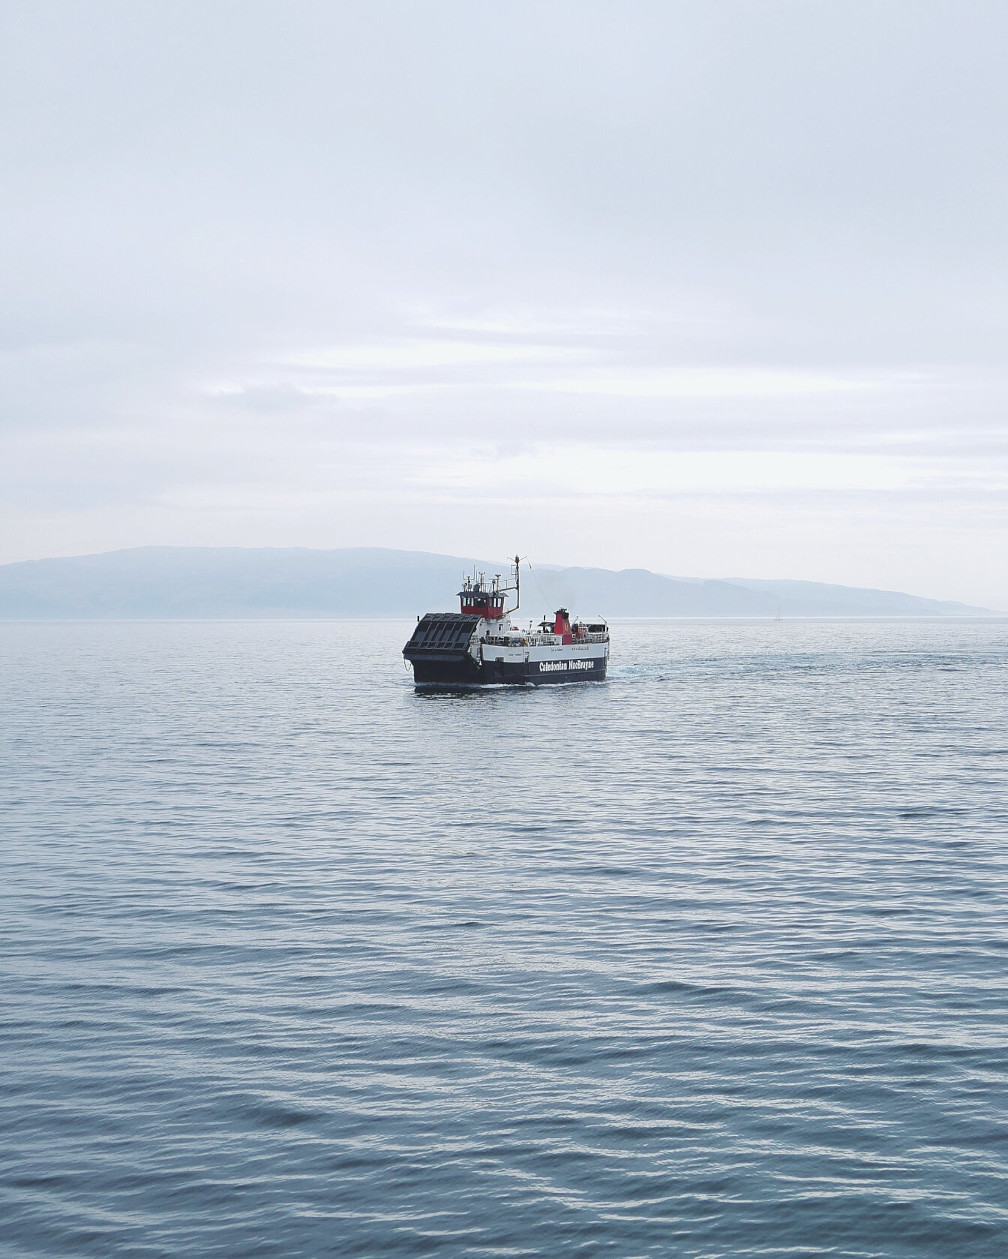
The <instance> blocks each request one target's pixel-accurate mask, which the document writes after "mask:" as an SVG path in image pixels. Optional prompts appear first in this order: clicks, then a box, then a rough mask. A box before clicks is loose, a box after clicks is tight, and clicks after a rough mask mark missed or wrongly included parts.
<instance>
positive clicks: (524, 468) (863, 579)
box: [0, 0, 1008, 607]
mask: <svg viewBox="0 0 1008 1259" xmlns="http://www.w3.org/2000/svg"><path fill="white" fill-rule="evenodd" d="M1006 36H1008V15H1006V12H1005V10H1004V8H1003V6H1001V5H1000V4H994V3H990V4H984V3H977V4H966V5H952V4H946V3H941V4H937V3H936V4H929V3H919V2H918V0H905V2H901V3H885V2H884V0H882V2H881V3H880V2H878V0H872V2H871V3H868V2H867V0H865V2H864V3H856V2H855V3H851V4H847V5H843V6H838V5H833V4H829V3H826V2H825V0H824V2H823V3H815V2H813V3H810V4H802V5H796V4H792V3H785V2H783V0H782V2H781V3H768V4H763V5H752V4H748V3H741V2H740V3H727V2H726V3H719V4H701V3H689V4H671V5H669V4H636V5H630V6H618V7H616V6H611V5H603V4H598V5H592V4H578V5H573V4H546V5H543V4H525V5H523V4H516V5H507V6H500V7H498V8H493V7H491V6H476V5H471V4H467V3H457V4H449V3H433V4H430V5H415V4H408V3H401V4H391V3H377V4H374V5H367V6H362V5H356V4H346V5H339V4H336V5H333V4H312V3H303V4H294V5H273V4H255V3H243V4H241V5H235V4H229V3H216V4H213V3H212V4H209V5H199V6H197V5H194V4H192V5H190V4H184V3H183V4H173V5H158V6H140V7H138V6H135V5H132V4H125V3H124V4H96V5H90V6H86V7H83V8H82V7H81V6H75V5H71V4H38V5H32V6H7V7H6V8H5V9H4V10H3V11H2V13H0V106H2V108H0V163H2V171H3V178H4V197H3V199H2V201H0V269H2V274H3V276H4V285H3V291H4V301H3V304H2V308H0V407H2V411H0V425H2V428H0V443H2V448H0V490H2V506H0V522H2V530H0V539H2V543H3V545H2V548H0V560H17V559H23V558H30V557H37V556H43V555H48V554H69V553H76V552H81V551H86V550H92V549H103V548H111V547H115V546H128V545H137V544H141V543H189V544H191V543H206V544H248V545H265V544H274V543H275V544H299V545H308V546H312V545H316V546H340V545H367V544H377V545H385V546H418V547H422V548H423V549H427V550H435V551H436V550H446V551H458V550H459V549H460V548H461V549H464V550H467V551H470V552H478V553H481V554H488V555H492V554H496V553H497V552H506V551H507V550H509V549H513V548H514V547H515V546H517V547H518V548H519V549H520V550H522V551H523V552H528V553H531V554H539V555H541V556H542V557H543V559H544V560H551V561H556V562H565V563H595V564H607V565H612V566H617V567H622V566H629V565H646V566H649V567H653V568H656V569H658V570H660V571H664V572H674V573H683V574H695V575H716V574H718V573H729V572H735V573H737V572H742V571H746V572H749V573H751V574H752V575H753V576H768V577H770V576H785V577H787V576H790V577H809V578H819V579H822V580H835V581H848V582H851V583H855V584H862V585H863V584H875V585H880V586H886V587H904V588H908V589H912V590H915V591H917V592H919V593H923V594H929V595H934V596H936V597H948V598H959V599H963V600H967V601H970V602H977V603H986V604H993V605H996V606H1006V607H1008V576H1006V575H1005V572H1004V564H1003V559H1002V558H1001V557H1002V556H1003V554H1004V553H1005V551H1006V549H1008V511H1006V507H1005V501H1006V500H1005V490H1006V484H1008V421H1006V418H1005V417H1006V402H1008V380H1006V377H1005V364H1004V349H1003V347H1004V345H1005V344H1006V343H1008V310H1006V301H1005V297H1004V295H1005V293H1006V292H1008V285H1006V281H1008V275H1006V274H1005V272H1006V259H1005V252H1004V248H1003V239H1002V238H1003V223H1004V221H1005V218H1006V213H1008V162H1006V160H1005V157H1006V154H1005V152H1004V149H1005V136H1006V135H1008V88H1006V84H1005V79H1004V75H1003V73H1002V67H1001V64H1000V60H1001V51H1000V50H1001V49H1003V47H1004V46H1005V41H1006ZM463 543H464V545H463Z"/></svg>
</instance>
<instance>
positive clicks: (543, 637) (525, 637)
mask: <svg viewBox="0 0 1008 1259" xmlns="http://www.w3.org/2000/svg"><path fill="white" fill-rule="evenodd" d="M608 641H609V635H608V634H582V635H581V636H580V637H579V638H574V639H572V640H571V645H572V646H577V645H578V644H579V643H607V642H608ZM483 642H484V643H486V645H487V646H488V647H554V646H556V645H557V644H558V643H559V642H560V635H559V634H521V635H520V636H512V637H510V638H505V637H503V636H502V635H499V634H491V635H487V637H486V638H484V639H483Z"/></svg>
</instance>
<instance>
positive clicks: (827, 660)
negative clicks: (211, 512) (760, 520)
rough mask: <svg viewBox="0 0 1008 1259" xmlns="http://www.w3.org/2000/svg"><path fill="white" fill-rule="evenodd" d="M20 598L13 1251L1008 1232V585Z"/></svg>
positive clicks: (522, 1246)
mask: <svg viewBox="0 0 1008 1259" xmlns="http://www.w3.org/2000/svg"><path fill="white" fill-rule="evenodd" d="M410 629H411V624H410V622H407V621H380V622H378V621H370V622H366V621H355V622H350V621H343V622H336V621H331V622H324V621H301V622H294V621H286V622H281V621H259V622H254V621H253V622H163V623H148V622H136V623H125V622H122V623H83V622H81V623H38V624H27V623H6V624H3V625H0V843H2V848H0V852H2V859H3V865H2V880H0V888H2V891H0V1252H2V1254H3V1255H5V1256H7V1255H12V1256H20V1255H25V1256H28V1255H31V1256H36V1255H45V1256H54V1255H102V1256H104V1255H131V1256H132V1255H135V1256H216V1255H220V1256H252V1255H340V1256H342V1255H349V1256H357V1255H404V1256H406V1255H411V1256H412V1255H449V1256H450V1255H479V1256H519V1255H547V1256H560V1255H591V1256H595V1255H619V1256H624V1255H626V1256H630V1255H683V1256H771V1255H773V1256H776V1255H782V1256H806V1255H809V1256H815V1255H828V1256H857V1257H859V1259H860V1257H866V1256H893V1255H899V1256H931V1255H934V1256H943V1257H954V1256H967V1255H968V1256H1001V1255H1008V621H1005V620H969V621H967V620H932V621H917V622H892V621H876V622H852V621H835V622H827V621H790V620H787V619H785V620H781V621H766V622H755V621H622V622H614V623H613V626H612V637H613V643H612V659H611V667H610V675H609V678H608V680H607V681H606V682H605V683H596V684H591V683H588V684H581V685H572V686H550V687H543V688H538V689H536V688H532V689H514V690H509V689H492V690H485V691H472V692H458V693H447V694H423V693H418V692H417V691H416V690H415V689H414V687H413V685H412V680H411V675H410V674H409V673H408V672H407V671H406V670H405V668H404V665H403V661H402V657H401V648H402V645H403V643H404V642H405V641H406V638H407V637H408V635H409V632H410Z"/></svg>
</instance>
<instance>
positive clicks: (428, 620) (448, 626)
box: [403, 555, 609, 687]
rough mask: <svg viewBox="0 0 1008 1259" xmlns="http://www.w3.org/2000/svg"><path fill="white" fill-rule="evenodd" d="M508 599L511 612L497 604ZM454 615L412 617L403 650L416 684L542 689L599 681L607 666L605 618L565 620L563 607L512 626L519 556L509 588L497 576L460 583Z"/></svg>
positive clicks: (518, 596)
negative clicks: (413, 625) (511, 602)
mask: <svg viewBox="0 0 1008 1259" xmlns="http://www.w3.org/2000/svg"><path fill="white" fill-rule="evenodd" d="M511 594H513V595H514V597H515V602H514V607H511V608H506V607H505V606H504V605H505V603H506V602H507V600H508V596H509V595H511ZM458 598H459V604H460V609H459V611H458V612H428V613H427V614H426V615H425V616H422V617H417V627H416V629H415V630H414V631H413V636H412V637H411V638H410V640H409V642H408V643H407V644H406V646H405V647H404V648H403V656H404V657H405V658H406V662H407V667H409V666H412V669H413V681H414V683H415V684H416V685H417V686H424V687H427V686H432V687H434V686H449V687H454V686H502V685H503V686H543V685H545V684H547V683H549V684H554V683H558V682H602V681H604V680H605V675H606V668H607V667H608V664H609V626H608V625H607V624H606V622H605V621H604V620H594V621H586V622H580V621H576V620H575V621H572V620H571V618H570V614H569V613H568V611H567V609H566V608H557V610H556V611H555V612H554V614H553V618H552V620H551V619H550V618H549V617H544V618H543V620H542V621H541V622H540V623H539V624H538V625H535V624H534V623H530V624H529V625H528V626H526V627H524V628H523V627H522V626H520V625H517V624H515V622H514V621H513V620H512V619H511V618H512V614H513V613H515V612H517V611H518V606H519V602H520V599H521V575H520V571H519V560H518V556H517V555H516V556H515V559H514V585H513V586H510V585H506V584H505V583H504V581H503V578H502V575H501V574H500V573H498V574H497V575H496V576H494V577H492V578H491V579H490V580H489V581H488V580H487V578H486V574H485V573H480V572H476V573H474V574H473V575H472V576H471V577H466V578H465V579H464V581H463V582H462V589H461V590H460V591H459V592H458Z"/></svg>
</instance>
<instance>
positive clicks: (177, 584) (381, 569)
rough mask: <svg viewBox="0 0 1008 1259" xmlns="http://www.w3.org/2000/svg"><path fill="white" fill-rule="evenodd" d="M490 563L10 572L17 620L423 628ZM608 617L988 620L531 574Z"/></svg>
mask: <svg viewBox="0 0 1008 1259" xmlns="http://www.w3.org/2000/svg"><path fill="white" fill-rule="evenodd" d="M474 566H475V567H477V568H479V569H481V570H483V571H486V572H487V573H488V574H490V573H495V572H506V571H507V565H506V563H504V562H499V561H498V562H495V563H494V562H487V561H485V560H483V561H480V560H474V559H472V558H467V557H462V556H450V555H434V554H431V553H428V552H423V551H393V550H385V549H380V548H371V547H362V548H348V549H341V550H329V551H323V550H311V549H308V548H295V547H291V548H279V547H277V548H273V547H268V548H245V547H139V548H135V549H131V550H123V551H107V552H103V553H101V554H97V555H81V556H72V557H67V558H61V559H46V560H27V561H23V562H21V563H17V564H6V565H2V566H0V618H2V619H6V620H36V619H38V620H46V619H58V620H70V619H77V618H80V619H94V620H104V619H119V618H122V619H133V618H136V619H172V618H195V619H200V618H210V619H220V618H269V617H353V616H412V615H415V614H417V613H421V612H428V611H436V610H445V609H451V608H454V607H455V606H456V604H455V592H456V590H458V587H459V581H460V579H461V577H462V575H463V574H464V573H465V572H467V571H472V569H473V567H474ZM560 604H564V605H566V606H568V607H570V608H571V610H572V611H575V612H580V613H582V614H591V613H599V614H601V615H603V616H609V617H616V616H745V617H773V616H777V615H778V614H779V615H781V616H969V615H983V614H985V613H987V612H988V610H987V609H984V608H973V607H968V606H967V605H965V604H961V603H951V602H948V601H942V600H936V599H925V598H920V597H918V596H916V595H909V594H903V593H900V592H898V591H885V590H870V589H860V588H856V587H849V586H833V585H828V584H825V583H820V582H807V581H765V580H763V581H761V580H750V579H746V578H732V579H730V580H697V579H694V578H688V579H684V578H675V577H666V576H662V575H661V574H658V573H652V572H649V571H648V570H646V569H623V570H621V571H619V572H615V571H613V570H610V569H600V568H557V567H553V566H548V565H543V566H538V565H537V566H534V567H533V568H532V569H531V570H529V569H528V568H523V571H522V612H523V613H525V614H526V615H527V616H529V617H538V616H540V615H541V614H542V613H544V612H550V611H552V610H553V608H554V607H555V606H559V605H560Z"/></svg>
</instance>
